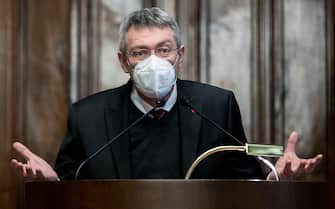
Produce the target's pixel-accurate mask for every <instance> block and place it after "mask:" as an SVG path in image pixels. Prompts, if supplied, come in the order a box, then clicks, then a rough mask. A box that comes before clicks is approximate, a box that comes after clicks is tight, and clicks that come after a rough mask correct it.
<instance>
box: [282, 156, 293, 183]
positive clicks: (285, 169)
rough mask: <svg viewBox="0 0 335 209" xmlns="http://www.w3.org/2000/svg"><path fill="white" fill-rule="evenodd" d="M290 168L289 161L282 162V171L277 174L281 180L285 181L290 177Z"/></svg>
mask: <svg viewBox="0 0 335 209" xmlns="http://www.w3.org/2000/svg"><path fill="white" fill-rule="evenodd" d="M291 166H292V163H291V161H290V160H286V161H285V162H284V165H283V167H282V170H281V172H280V173H279V175H280V178H281V179H283V180H285V179H287V178H289V177H291V176H292V171H291Z"/></svg>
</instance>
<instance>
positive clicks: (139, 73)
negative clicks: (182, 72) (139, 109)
mask: <svg viewBox="0 0 335 209" xmlns="http://www.w3.org/2000/svg"><path fill="white" fill-rule="evenodd" d="M133 80H134V83H135V86H136V88H137V89H138V90H139V91H140V92H141V93H142V94H143V95H145V96H147V97H149V98H153V99H162V98H163V97H165V96H166V95H167V94H168V93H169V92H170V90H171V89H172V87H173V85H174V84H175V83H176V74H175V70H174V66H173V65H172V64H171V63H170V62H168V61H167V60H164V59H161V58H159V57H157V56H155V55H151V56H150V57H148V58H147V59H145V60H143V61H141V62H140V63H138V64H137V65H136V66H135V68H134V72H133Z"/></svg>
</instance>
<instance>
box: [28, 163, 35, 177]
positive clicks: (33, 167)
mask: <svg viewBox="0 0 335 209" xmlns="http://www.w3.org/2000/svg"><path fill="white" fill-rule="evenodd" d="M29 166H30V169H29V172H30V175H33V176H34V177H35V176H36V166H35V165H34V164H33V163H29Z"/></svg>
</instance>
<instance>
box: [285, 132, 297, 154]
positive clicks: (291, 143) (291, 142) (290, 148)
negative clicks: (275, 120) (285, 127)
mask: <svg viewBox="0 0 335 209" xmlns="http://www.w3.org/2000/svg"><path fill="white" fill-rule="evenodd" d="M297 141H298V133H297V132H295V131H293V132H292V133H291V135H290V137H289V138H288V141H287V145H286V149H285V153H288V152H294V153H295V147H296V144H297Z"/></svg>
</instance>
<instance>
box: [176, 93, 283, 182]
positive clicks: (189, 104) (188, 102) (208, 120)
mask: <svg viewBox="0 0 335 209" xmlns="http://www.w3.org/2000/svg"><path fill="white" fill-rule="evenodd" d="M181 103H182V104H183V105H185V106H187V107H189V108H190V109H191V111H192V112H194V113H196V114H197V115H198V116H200V117H201V118H203V119H204V120H206V121H207V122H209V123H210V124H212V125H213V126H215V127H216V128H217V129H218V130H220V131H221V132H223V133H225V134H226V135H228V136H229V137H230V138H232V139H233V140H235V141H236V142H237V143H239V144H240V145H242V146H244V145H246V144H245V143H243V142H241V141H240V140H239V139H237V138H236V137H235V136H233V135H232V134H231V133H229V132H228V131H226V130H225V129H223V128H222V127H221V126H220V125H219V124H217V123H216V122H215V121H213V120H211V119H209V118H208V117H207V116H206V115H204V114H202V113H201V112H199V111H198V110H197V109H196V108H195V107H194V106H193V105H192V102H191V101H190V100H189V99H188V98H187V97H185V96H184V97H182V99H181ZM255 157H256V158H257V159H258V160H260V161H261V162H262V163H264V164H265V165H266V166H267V167H268V168H270V170H271V171H272V172H273V173H274V175H275V178H276V180H277V181H279V175H278V172H277V170H276V168H275V166H274V165H272V163H271V162H270V161H269V160H267V159H265V158H263V157H262V156H255ZM192 165H193V164H192Z"/></svg>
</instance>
